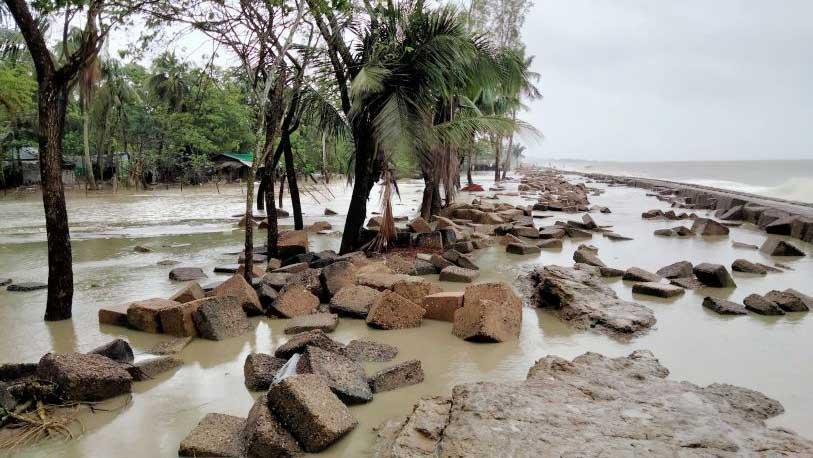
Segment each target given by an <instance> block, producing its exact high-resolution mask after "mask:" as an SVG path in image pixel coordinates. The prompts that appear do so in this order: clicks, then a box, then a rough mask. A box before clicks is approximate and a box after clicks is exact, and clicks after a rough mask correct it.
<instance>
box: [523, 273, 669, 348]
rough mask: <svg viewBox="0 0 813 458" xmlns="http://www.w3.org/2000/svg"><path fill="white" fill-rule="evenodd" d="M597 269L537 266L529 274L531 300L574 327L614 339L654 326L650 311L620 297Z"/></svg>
mask: <svg viewBox="0 0 813 458" xmlns="http://www.w3.org/2000/svg"><path fill="white" fill-rule="evenodd" d="M582 265H583V264H582ZM598 270H599V269H598V268H593V269H576V268H570V267H562V266H554V265H550V266H544V267H538V268H536V269H535V270H534V271H532V272H531V273H530V275H529V276H528V279H529V281H530V283H531V286H532V287H533V290H534V292H533V298H532V300H533V301H534V302H535V303H536V305H537V306H538V307H542V308H547V309H551V310H553V311H554V312H555V313H556V314H557V315H558V316H559V317H560V318H561V319H562V320H563V321H566V322H568V323H571V324H573V325H574V326H576V327H577V328H580V329H590V330H593V331H598V332H603V333H606V334H608V335H610V336H613V337H616V338H626V337H631V336H634V335H638V334H641V333H644V332H646V331H648V330H649V329H650V328H651V327H652V326H654V325H655V321H656V320H655V316H654V314H653V313H652V310H650V309H648V308H646V307H644V306H642V305H640V304H638V303H635V302H628V301H624V300H621V299H619V298H618V296H617V295H616V294H615V292H614V291H613V290H612V289H610V288H609V287H608V286H607V285H605V284H604V282H603V281H602V279H601V277H600V274H599V272H597V271H598Z"/></svg>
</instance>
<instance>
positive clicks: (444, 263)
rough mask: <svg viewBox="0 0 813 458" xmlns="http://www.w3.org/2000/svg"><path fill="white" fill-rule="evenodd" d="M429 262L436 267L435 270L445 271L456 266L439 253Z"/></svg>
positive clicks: (433, 255)
mask: <svg viewBox="0 0 813 458" xmlns="http://www.w3.org/2000/svg"><path fill="white" fill-rule="evenodd" d="M429 262H431V263H432V265H433V266H435V268H436V269H438V270H443V269H444V268H446V267H449V266H451V265H454V264H453V263H452V262H450V261H449V260H447V259H446V258H444V257H443V256H441V255H439V254H437V253H434V254H432V257H431V258H430V259H429Z"/></svg>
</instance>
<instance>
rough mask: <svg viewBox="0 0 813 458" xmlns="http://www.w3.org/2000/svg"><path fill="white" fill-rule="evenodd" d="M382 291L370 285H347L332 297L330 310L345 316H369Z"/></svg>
mask: <svg viewBox="0 0 813 458" xmlns="http://www.w3.org/2000/svg"><path fill="white" fill-rule="evenodd" d="M381 294H382V293H381V291H378V290H376V289H373V288H370V287H368V286H360V285H359V286H347V287H345V288H342V289H341V291H339V292H338V293H337V294H336V295H335V296H333V297H332V298H331V299H330V310H331V311H332V312H335V313H338V314H339V315H343V316H351V317H354V318H367V313H369V311H370V307H372V306H373V303H374V302H375V301H376V299H378V297H379V296H380V295H381Z"/></svg>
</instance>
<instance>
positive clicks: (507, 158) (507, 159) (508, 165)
mask: <svg viewBox="0 0 813 458" xmlns="http://www.w3.org/2000/svg"><path fill="white" fill-rule="evenodd" d="M511 121H513V122H514V123H516V122H517V111H516V110H514V111H512V112H511ZM513 152H514V133H513V132H511V136H510V137H508V151H507V152H506V154H505V168H503V171H502V179H503V180H504V179H505V177H506V174H507V173H508V170H510V169H511V154H512V153H513Z"/></svg>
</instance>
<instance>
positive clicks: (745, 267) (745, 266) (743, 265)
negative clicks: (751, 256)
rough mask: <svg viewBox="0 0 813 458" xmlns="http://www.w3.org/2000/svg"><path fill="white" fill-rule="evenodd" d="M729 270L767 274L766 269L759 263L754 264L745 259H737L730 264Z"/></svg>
mask: <svg viewBox="0 0 813 458" xmlns="http://www.w3.org/2000/svg"><path fill="white" fill-rule="evenodd" d="M731 270H733V271H734V272H744V273H749V274H758V275H767V274H768V269H766V268H765V267H763V266H760V265H759V264H754V263H753V262H751V261H748V260H747V259H737V260H736V261H734V262H733V263H732V264H731Z"/></svg>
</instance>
